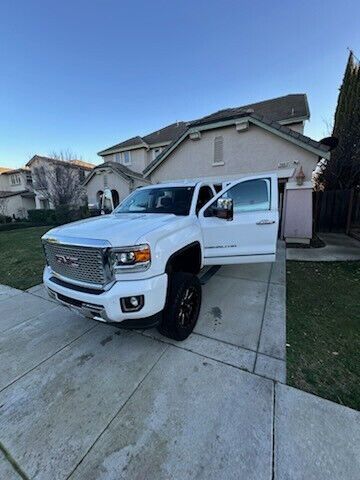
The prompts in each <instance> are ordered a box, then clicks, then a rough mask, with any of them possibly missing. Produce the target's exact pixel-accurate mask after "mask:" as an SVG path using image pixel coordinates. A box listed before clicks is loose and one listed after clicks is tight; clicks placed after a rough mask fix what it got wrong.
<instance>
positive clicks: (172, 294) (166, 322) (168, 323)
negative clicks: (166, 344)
mask: <svg viewBox="0 0 360 480" xmlns="http://www.w3.org/2000/svg"><path fill="white" fill-rule="evenodd" d="M200 306H201V284H200V281H199V279H198V277H197V276H196V275H193V274H191V273H185V272H174V273H173V274H172V275H171V276H170V278H169V290H168V296H167V300H166V305H165V308H164V312H163V318H162V322H161V323H160V325H159V326H158V330H159V332H160V333H161V334H162V335H164V336H165V337H168V338H172V339H174V340H185V339H186V338H187V337H188V336H189V335H190V333H191V332H192V331H193V330H194V327H195V325H196V322H197V319H198V316H199V312H200Z"/></svg>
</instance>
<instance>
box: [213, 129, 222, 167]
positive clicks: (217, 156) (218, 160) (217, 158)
mask: <svg viewBox="0 0 360 480" xmlns="http://www.w3.org/2000/svg"><path fill="white" fill-rule="evenodd" d="M213 165H224V139H223V137H222V136H221V137H215V138H214V160H213Z"/></svg>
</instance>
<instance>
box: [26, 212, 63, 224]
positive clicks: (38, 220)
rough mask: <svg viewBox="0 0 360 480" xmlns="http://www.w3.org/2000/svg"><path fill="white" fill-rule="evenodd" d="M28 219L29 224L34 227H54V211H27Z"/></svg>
mask: <svg viewBox="0 0 360 480" xmlns="http://www.w3.org/2000/svg"><path fill="white" fill-rule="evenodd" d="M28 218H29V222H30V223H34V224H36V225H56V223H57V221H56V215H55V210H50V209H47V210H46V209H41V210H28Z"/></svg>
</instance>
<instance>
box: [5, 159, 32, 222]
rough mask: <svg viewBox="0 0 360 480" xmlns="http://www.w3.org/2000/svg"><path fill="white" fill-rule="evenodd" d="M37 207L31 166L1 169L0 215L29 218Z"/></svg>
mask: <svg viewBox="0 0 360 480" xmlns="http://www.w3.org/2000/svg"><path fill="white" fill-rule="evenodd" d="M33 208H35V194H34V191H33V187H32V177H31V171H30V169H29V168H17V169H10V168H4V167H2V168H1V169H0V215H4V216H9V217H15V218H27V211H28V210H30V209H33Z"/></svg>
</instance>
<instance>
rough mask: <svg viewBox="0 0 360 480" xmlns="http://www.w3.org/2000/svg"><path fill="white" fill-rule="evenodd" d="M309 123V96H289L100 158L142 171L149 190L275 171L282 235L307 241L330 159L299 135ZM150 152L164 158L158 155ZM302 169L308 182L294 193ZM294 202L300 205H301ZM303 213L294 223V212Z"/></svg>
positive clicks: (176, 127) (223, 113)
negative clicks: (318, 174)
mask: <svg viewBox="0 0 360 480" xmlns="http://www.w3.org/2000/svg"><path fill="white" fill-rule="evenodd" d="M309 119H310V111H309V106H308V101H307V97H306V95H305V94H290V95H286V96H284V97H279V98H274V99H270V100H265V101H262V102H258V103H254V104H250V105H245V106H242V107H236V108H227V109H224V110H220V111H218V112H216V113H213V114H211V115H208V116H205V117H203V118H200V119H197V120H194V121H191V122H186V123H185V122H178V123H176V124H172V125H169V126H168V127H165V128H163V129H161V130H158V131H157V132H153V133H151V134H150V135H147V136H145V137H134V138H132V139H129V140H126V141H124V142H121V143H119V144H117V145H114V146H113V147H110V148H108V149H106V150H103V151H101V152H99V155H100V156H101V157H102V158H103V159H104V160H105V161H106V160H108V159H109V158H111V160H112V161H115V162H116V163H120V164H123V165H126V166H127V167H128V168H131V169H132V170H136V172H138V173H140V172H141V173H142V174H143V181H146V180H147V181H150V182H151V183H157V182H163V181H167V180H180V179H187V178H202V179H204V178H209V179H211V180H215V181H218V182H223V181H226V180H231V179H235V178H238V177H239V176H244V175H246V174H254V173H262V172H267V171H277V172H278V177H279V192H280V205H281V206H283V207H282V208H281V213H284V216H283V233H284V235H285V237H287V238H288V239H293V238H296V239H299V241H301V239H304V240H305V241H308V238H309V237H311V234H312V232H311V218H312V210H311V206H312V203H311V191H312V187H311V182H310V181H311V176H312V172H313V170H314V169H315V167H316V165H317V163H318V162H319V160H320V159H322V158H326V159H328V158H329V157H330V152H329V147H328V146H326V145H324V144H322V143H321V142H318V141H315V140H312V139H311V138H309V137H307V136H305V135H304V134H303V132H304V124H305V121H306V120H309ZM164 132H167V133H168V135H167V137H166V142H165V141H164V142H163V143H161V142H158V143H155V139H156V138H158V139H161V140H165V138H163V133H164ZM160 145H161V146H160ZM155 146H158V148H159V149H160V148H161V151H160V150H157V151H156V150H155ZM152 157H153V158H152ZM300 168H302V171H303V172H304V174H305V183H304V185H303V186H301V187H297V186H296V181H295V180H296V175H297V173H298V172H299V170H300ZM97 181H98V182H100V179H99V178H98V179H97ZM88 185H90V181H89V183H88ZM300 190H301V193H300ZM290 191H291V193H290ZM293 191H296V192H295V194H293ZM124 193H125V192H124ZM287 197H288V198H289V202H288V204H286V200H287ZM296 199H301V201H300V203H299V204H297V200H296ZM299 207H300V208H299ZM300 211H301V216H299V218H298V217H297V213H296V212H300ZM285 213H286V215H285ZM304 219H307V221H306V226H305V224H304ZM309 219H310V222H309ZM299 222H300V224H299ZM309 225H310V227H309Z"/></svg>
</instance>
